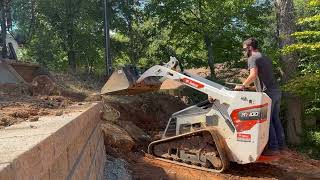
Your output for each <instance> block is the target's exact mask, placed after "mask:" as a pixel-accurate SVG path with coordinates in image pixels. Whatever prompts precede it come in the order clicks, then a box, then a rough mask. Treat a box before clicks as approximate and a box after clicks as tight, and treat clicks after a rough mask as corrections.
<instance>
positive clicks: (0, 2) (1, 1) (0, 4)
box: [0, 0, 8, 59]
mask: <svg viewBox="0 0 320 180" xmlns="http://www.w3.org/2000/svg"><path fill="white" fill-rule="evenodd" d="M7 6H8V4H7V1H6V0H0V13H1V14H0V17H1V19H0V22H1V47H2V50H1V57H2V58H4V59H5V58H7V42H6V38H7V25H6V22H7V18H6V14H7V13H6V10H7V9H6V8H8V7H7Z"/></svg>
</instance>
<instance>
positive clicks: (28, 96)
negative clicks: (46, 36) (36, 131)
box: [0, 79, 84, 129]
mask: <svg viewBox="0 0 320 180" xmlns="http://www.w3.org/2000/svg"><path fill="white" fill-rule="evenodd" d="M38 80H39V81H38V82H35V83H38V84H37V85H38V86H33V85H23V84H3V85H1V86H0V129H1V128H4V127H7V126H10V125H13V124H16V123H19V122H22V121H37V120H38V119H39V117H40V116H46V115H56V116H61V115H62V114H63V113H64V110H65V109H66V107H68V106H70V105H73V104H76V103H78V102H81V101H82V100H83V99H84V97H82V96H80V95H79V93H77V92H75V93H74V92H71V91H69V90H62V91H60V92H62V93H50V92H51V91H52V90H53V84H52V83H49V84H48V86H46V85H45V83H43V82H42V81H45V79H38ZM34 87H37V88H34ZM48 92H49V93H48ZM66 92H67V93H66Z"/></svg>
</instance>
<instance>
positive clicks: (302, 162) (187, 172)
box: [104, 94, 320, 180]
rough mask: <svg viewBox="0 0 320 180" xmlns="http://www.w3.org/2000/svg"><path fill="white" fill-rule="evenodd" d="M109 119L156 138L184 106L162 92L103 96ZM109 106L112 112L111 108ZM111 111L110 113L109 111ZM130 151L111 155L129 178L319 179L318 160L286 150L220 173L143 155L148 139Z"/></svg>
mask: <svg viewBox="0 0 320 180" xmlns="http://www.w3.org/2000/svg"><path fill="white" fill-rule="evenodd" d="M104 101H105V102H104V103H105V105H106V108H108V110H109V113H108V114H105V115H104V117H105V119H107V118H108V117H107V116H109V118H111V117H112V118H113V119H112V118H111V119H112V120H111V122H113V123H115V124H121V123H119V122H120V121H131V122H132V123H134V124H135V125H136V126H138V127H139V128H141V129H142V130H143V131H145V132H146V133H147V134H149V135H150V136H151V138H152V139H153V140H155V139H159V138H160V137H161V136H160V135H161V133H162V131H163V130H164V128H165V126H166V123H167V121H168V119H169V117H170V115H171V114H172V113H174V112H176V111H179V110H181V109H183V108H185V107H186V105H185V104H184V103H183V102H182V101H181V100H180V99H179V98H176V97H173V96H170V95H165V94H145V95H139V96H118V97H116V96H113V97H105V99H104ZM111 109H112V111H111ZM111 112H113V114H112V113H111ZM135 143H136V145H135V148H133V150H132V151H131V152H125V153H120V152H119V150H117V149H116V148H115V149H113V150H112V155H113V156H116V157H120V158H122V159H125V160H126V161H128V162H129V164H130V169H131V170H132V176H133V179H183V180H184V179H230V180H231V179H232V180H233V179H288V180H289V179H290V180H291V179H320V168H319V167H320V161H318V160H313V159H310V158H308V157H306V156H304V155H301V154H299V153H297V152H295V151H291V150H290V151H288V152H286V155H284V156H282V158H281V159H280V160H279V161H275V162H268V163H252V164H246V165H239V164H236V163H232V164H231V167H230V169H229V170H227V171H226V172H224V173H221V174H218V173H209V172H204V171H200V170H194V169H190V168H186V167H182V166H179V165H174V164H171V163H167V162H163V161H160V160H157V159H154V158H153V157H152V156H150V155H148V154H146V153H145V152H147V145H148V143H149V142H135Z"/></svg>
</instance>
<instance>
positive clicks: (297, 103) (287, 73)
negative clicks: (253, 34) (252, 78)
mask: <svg viewBox="0 0 320 180" xmlns="http://www.w3.org/2000/svg"><path fill="white" fill-rule="evenodd" d="M275 9H276V17H277V36H278V40H279V41H278V42H279V44H278V45H279V48H283V47H284V46H287V45H290V44H293V43H294V39H293V38H292V37H290V34H292V33H294V32H295V30H296V27H295V16H294V6H293V1H292V0H276V1H275ZM280 61H281V64H282V72H283V74H282V82H283V83H287V82H288V81H289V80H290V79H292V78H294V77H295V76H296V74H297V67H298V61H297V60H296V57H295V54H289V55H284V56H281V58H280ZM283 97H284V98H283V99H284V100H285V101H286V102H287V103H286V105H287V107H286V112H285V119H286V124H285V131H286V135H287V142H288V143H290V144H299V143H300V142H301V137H300V135H301V133H302V123H301V119H302V101H301V99H300V98H298V97H294V96H293V95H292V94H284V96H283Z"/></svg>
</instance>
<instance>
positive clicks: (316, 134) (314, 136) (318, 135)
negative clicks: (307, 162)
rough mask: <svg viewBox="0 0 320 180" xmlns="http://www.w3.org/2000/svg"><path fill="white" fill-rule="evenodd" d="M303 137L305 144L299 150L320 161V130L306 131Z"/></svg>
mask: <svg viewBox="0 0 320 180" xmlns="http://www.w3.org/2000/svg"><path fill="white" fill-rule="evenodd" d="M303 136H304V137H303V139H304V142H303V144H302V145H300V147H299V150H300V151H302V152H304V153H306V154H308V155H309V156H311V157H312V158H315V159H320V129H319V128H311V129H305V131H304V134H303Z"/></svg>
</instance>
